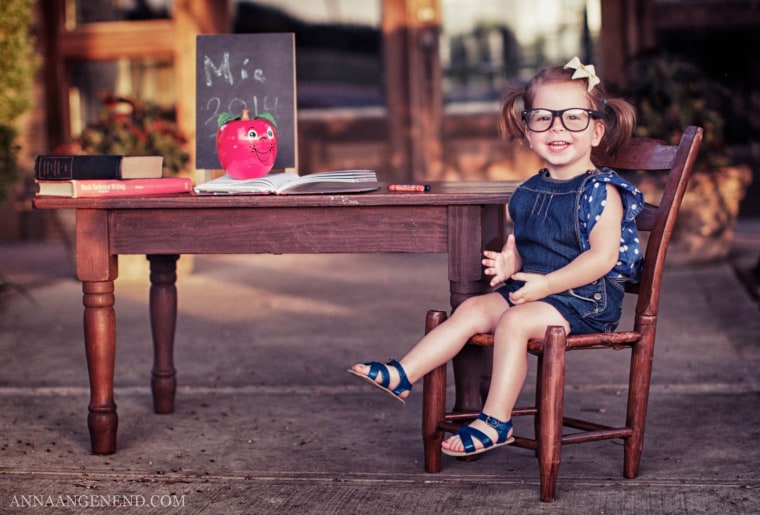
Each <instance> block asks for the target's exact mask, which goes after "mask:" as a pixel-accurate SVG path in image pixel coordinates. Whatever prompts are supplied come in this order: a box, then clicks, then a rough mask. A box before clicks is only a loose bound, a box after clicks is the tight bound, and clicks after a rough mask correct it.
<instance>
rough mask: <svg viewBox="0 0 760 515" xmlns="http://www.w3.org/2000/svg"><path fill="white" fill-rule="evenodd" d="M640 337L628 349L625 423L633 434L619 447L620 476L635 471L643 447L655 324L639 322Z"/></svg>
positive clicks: (625, 475) (634, 475)
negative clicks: (634, 344) (629, 352)
mask: <svg viewBox="0 0 760 515" xmlns="http://www.w3.org/2000/svg"><path fill="white" fill-rule="evenodd" d="M639 327H640V330H641V332H642V336H641V341H639V342H638V344H637V345H636V346H635V347H634V348H633V351H632V353H631V375H630V378H629V385H628V412H627V415H626V425H627V426H628V427H630V428H631V429H633V435H632V436H631V437H629V438H626V439H625V444H624V447H623V476H624V477H626V478H628V479H633V478H635V477H636V476H638V474H639V464H640V463H641V451H642V450H643V448H644V428H645V426H646V418H647V404H648V403H649V383H650V381H651V377H652V357H653V349H654V335H655V325H654V322H652V323H651V324H644V323H641V324H640V325H639Z"/></svg>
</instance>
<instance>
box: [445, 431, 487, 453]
mask: <svg viewBox="0 0 760 515" xmlns="http://www.w3.org/2000/svg"><path fill="white" fill-rule="evenodd" d="M454 434H455V435H456V436H459V439H460V440H461V441H462V445H464V452H465V453H467V454H471V453H473V452H474V451H475V444H474V443H473V441H472V438H473V437H475V438H477V439H478V440H480V443H482V444H483V449H488V448H489V447H491V446H492V445H493V440H491V439H490V438H489V437H488V435H487V434H485V433H484V432H483V431H481V430H480V429H475V428H474V427H470V426H464V427H462V428H460V429H459V431H457V432H456V433H454Z"/></svg>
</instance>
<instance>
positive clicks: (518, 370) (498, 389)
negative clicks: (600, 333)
mask: <svg viewBox="0 0 760 515" xmlns="http://www.w3.org/2000/svg"><path fill="white" fill-rule="evenodd" d="M550 325H560V326H562V327H564V328H565V331H569V326H568V323H567V321H566V320H565V319H564V317H562V315H560V314H559V312H558V311H557V310H556V309H555V308H554V307H553V306H551V305H549V304H546V303H545V302H530V303H527V304H521V305H519V306H514V307H512V308H510V309H509V310H507V311H506V312H505V313H504V314H503V316H502V317H501V318H500V319H499V321H498V323H497V324H496V327H495V329H494V353H493V370H492V373H491V386H490V388H489V390H488V397H487V398H486V402H485V405H484V406H483V413H485V414H487V415H490V416H491V417H494V418H496V419H498V420H501V421H504V422H506V421H507V420H509V419H510V418H511V417H512V415H511V414H512V409H513V408H514V406H515V403H516V402H517V397H518V396H519V394H520V390H522V387H523V384H524V383H525V376H526V375H527V370H528V352H527V344H528V340H529V339H531V338H542V337H543V336H544V334H545V333H546V327H547V326H550ZM470 425H471V426H472V427H473V428H475V429H478V430H480V431H482V432H483V433H485V434H486V435H488V437H489V438H491V440H492V441H493V442H496V440H497V438H498V434H497V432H496V429H494V428H493V427H491V426H489V425H488V424H486V423H485V422H482V421H480V420H475V421H474V422H473V423H472V424H470ZM473 443H474V445H475V448H476V449H479V448H481V447H483V444H482V443H481V442H480V441H479V440H477V439H474V440H473ZM442 447H443V448H444V449H448V450H451V451H463V450H464V445H463V444H462V440H461V439H460V438H459V436H457V435H453V436H451V437H449V438H448V439H447V440H445V441H444V442H443V444H442Z"/></svg>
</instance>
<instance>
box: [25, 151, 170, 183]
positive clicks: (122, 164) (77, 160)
mask: <svg viewBox="0 0 760 515" xmlns="http://www.w3.org/2000/svg"><path fill="white" fill-rule="evenodd" d="M163 166H164V158H163V156H119V155H103V154H96V155H39V156H37V157H36V158H35V159H34V178H35V179H37V180H44V181H69V180H80V179H150V178H158V177H161V175H162V174H163Z"/></svg>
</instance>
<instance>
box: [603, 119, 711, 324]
mask: <svg viewBox="0 0 760 515" xmlns="http://www.w3.org/2000/svg"><path fill="white" fill-rule="evenodd" d="M701 141H702V128H700V127H695V126H689V127H687V128H686V130H685V131H684V132H683V135H682V136H681V141H680V142H679V144H678V145H669V144H667V143H664V142H662V141H659V140H654V139H649V138H632V139H631V140H630V141H629V142H628V144H627V145H625V146H624V147H623V148H622V149H620V150H619V151H618V152H617V153H616V154H614V155H606V154H603V153H601V152H600V153H598V154H597V153H595V154H594V163H595V164H596V165H597V166H606V167H609V168H612V169H613V170H616V171H620V172H623V171H626V170H632V171H646V172H658V171H659V172H667V173H668V175H667V178H666V179H665V185H664V190H663V193H662V197H661V198H660V201H659V204H658V205H656V206H655V205H652V204H650V203H646V204H645V206H644V211H643V212H642V213H641V214H639V216H638V217H637V218H636V225H637V227H638V229H639V231H641V232H649V239H648V242H647V245H646V251H645V254H644V267H643V269H642V276H641V282H640V283H639V284H638V285H636V286H635V287H634V288H632V289H631V291H632V292H634V293H638V294H639V299H638V303H637V305H636V317H637V319H638V318H639V317H640V316H656V315H657V309H658V306H659V302H660V282H661V280H662V271H663V267H664V266H665V255H666V253H667V250H668V245H669V244H670V237H671V235H672V234H673V227H674V226H675V223H676V217H677V216H678V210H679V208H680V206H681V200H682V199H683V196H684V193H686V187H687V185H688V182H689V176H690V175H691V170H692V168H693V166H694V161H695V160H696V157H697V151H698V150H699V145H700V143H701Z"/></svg>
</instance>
